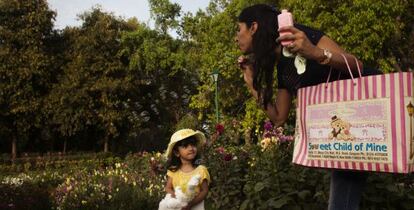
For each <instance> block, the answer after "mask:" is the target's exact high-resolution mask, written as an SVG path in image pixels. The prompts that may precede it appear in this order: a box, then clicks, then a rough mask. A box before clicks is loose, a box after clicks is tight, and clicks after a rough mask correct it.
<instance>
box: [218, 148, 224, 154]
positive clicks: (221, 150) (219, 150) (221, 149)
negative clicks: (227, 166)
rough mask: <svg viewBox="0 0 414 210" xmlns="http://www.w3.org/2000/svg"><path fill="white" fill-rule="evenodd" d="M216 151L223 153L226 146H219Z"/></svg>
mask: <svg viewBox="0 0 414 210" xmlns="http://www.w3.org/2000/svg"><path fill="white" fill-rule="evenodd" d="M216 152H218V153H219V154H223V153H224V147H218V148H217V149H216Z"/></svg>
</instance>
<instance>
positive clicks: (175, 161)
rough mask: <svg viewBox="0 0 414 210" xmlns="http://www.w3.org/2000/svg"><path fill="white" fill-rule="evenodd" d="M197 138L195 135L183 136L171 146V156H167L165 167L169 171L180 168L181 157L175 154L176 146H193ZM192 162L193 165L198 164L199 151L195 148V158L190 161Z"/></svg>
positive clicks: (195, 144)
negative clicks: (183, 137)
mask: <svg viewBox="0 0 414 210" xmlns="http://www.w3.org/2000/svg"><path fill="white" fill-rule="evenodd" d="M197 143H198V140H197V138H196V137H195V136H190V137H188V138H185V139H183V140H181V141H179V142H177V143H175V145H174V147H173V150H172V151H173V153H172V154H171V157H169V158H168V160H167V163H166V167H167V169H168V170H170V171H173V172H175V171H177V170H178V169H180V167H181V159H180V158H179V157H177V156H176V155H175V153H177V152H178V147H179V146H184V147H186V146H188V145H193V146H197ZM192 164H193V166H194V167H197V166H198V165H199V164H200V151H198V150H197V155H196V156H195V158H194V159H193V161H192Z"/></svg>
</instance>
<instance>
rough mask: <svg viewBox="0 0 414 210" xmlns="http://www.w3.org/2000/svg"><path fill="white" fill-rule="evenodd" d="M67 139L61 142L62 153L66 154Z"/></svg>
mask: <svg viewBox="0 0 414 210" xmlns="http://www.w3.org/2000/svg"><path fill="white" fill-rule="evenodd" d="M67 141H68V140H67V139H65V141H64V142H63V154H66V143H67Z"/></svg>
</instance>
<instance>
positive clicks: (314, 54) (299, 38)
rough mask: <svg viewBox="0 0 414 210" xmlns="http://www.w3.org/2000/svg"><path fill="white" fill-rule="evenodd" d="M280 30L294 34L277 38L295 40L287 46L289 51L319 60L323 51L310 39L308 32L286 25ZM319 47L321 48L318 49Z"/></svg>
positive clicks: (279, 40) (278, 40)
mask: <svg viewBox="0 0 414 210" xmlns="http://www.w3.org/2000/svg"><path fill="white" fill-rule="evenodd" d="M279 31H289V32H291V33H292V34H290V35H285V36H281V37H279V38H277V40H276V41H277V42H281V41H293V42H292V43H291V44H289V45H287V46H285V47H286V48H287V49H288V50H289V52H291V53H298V54H300V55H302V56H303V57H305V58H307V59H312V60H317V59H318V58H319V57H320V56H321V55H320V54H321V53H322V54H323V51H321V49H319V48H318V47H316V46H315V45H313V44H312V42H310V41H309V39H308V37H307V36H306V34H305V33H304V32H303V31H301V30H299V29H297V28H295V27H293V26H286V27H282V28H280V29H279ZM318 49H319V50H318Z"/></svg>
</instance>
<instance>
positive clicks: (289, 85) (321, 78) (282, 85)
mask: <svg viewBox="0 0 414 210" xmlns="http://www.w3.org/2000/svg"><path fill="white" fill-rule="evenodd" d="M295 27H296V28H298V29H299V30H301V31H303V32H304V33H305V34H306V36H307V37H308V39H309V41H310V42H312V44H314V45H317V44H318V42H319V40H320V39H321V38H322V36H324V35H325V34H324V33H323V32H321V31H318V30H315V29H312V28H309V27H307V26H304V25H300V24H295ZM294 61H295V58H294V57H293V58H289V57H285V56H283V53H281V55H280V60H279V62H278V64H277V79H278V88H279V89H287V90H288V91H289V92H290V93H291V94H293V95H296V92H297V90H298V89H299V88H302V87H307V86H312V85H317V84H320V83H323V82H326V80H327V79H328V75H329V69H330V67H329V65H321V64H319V63H318V62H317V61H315V60H310V59H308V60H306V71H305V73H303V74H301V75H298V74H297V72H296V67H295V65H294ZM348 62H355V61H348ZM380 73H381V72H380V71H378V70H375V69H368V68H364V69H363V72H362V74H363V76H367V75H374V74H380ZM330 78H331V79H330V80H331V81H332V80H338V79H349V78H350V76H349V74H345V73H340V72H339V71H337V70H335V69H332V73H331V77H330Z"/></svg>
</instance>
